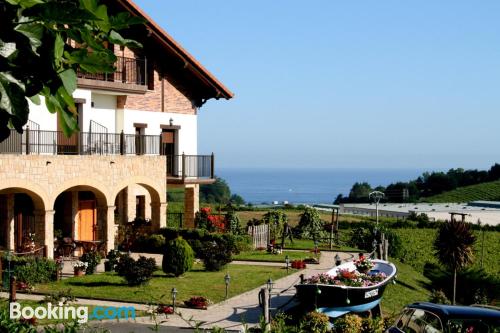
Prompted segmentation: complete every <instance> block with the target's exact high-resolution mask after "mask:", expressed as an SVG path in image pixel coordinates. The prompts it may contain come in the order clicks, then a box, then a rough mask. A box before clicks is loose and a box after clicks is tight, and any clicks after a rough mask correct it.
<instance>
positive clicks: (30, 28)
mask: <svg viewBox="0 0 500 333" xmlns="http://www.w3.org/2000/svg"><path fill="white" fill-rule="evenodd" d="M14 30H16V31H17V32H19V33H21V34H23V35H25V36H26V37H28V39H29V41H30V45H31V49H32V50H33V52H35V53H36V54H37V55H38V52H37V49H38V48H39V47H40V46H41V45H42V37H43V33H44V31H45V28H44V26H43V25H42V24H38V23H22V24H19V25H17V26H16V27H15V28H14Z"/></svg>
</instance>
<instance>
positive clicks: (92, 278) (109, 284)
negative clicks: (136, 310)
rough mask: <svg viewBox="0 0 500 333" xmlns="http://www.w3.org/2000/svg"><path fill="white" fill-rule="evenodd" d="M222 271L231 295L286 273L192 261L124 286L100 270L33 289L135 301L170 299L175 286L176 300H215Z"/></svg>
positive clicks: (219, 294) (220, 294) (220, 290)
mask: <svg viewBox="0 0 500 333" xmlns="http://www.w3.org/2000/svg"><path fill="white" fill-rule="evenodd" d="M292 271H293V270H292ZM292 271H291V272H292ZM226 273H229V275H230V276H231V283H230V287H229V294H230V296H234V295H237V294H241V293H243V292H245V291H248V290H251V289H253V288H256V287H258V286H260V285H263V284H265V283H266V281H267V280H268V279H269V278H270V277H271V278H272V279H273V280H276V279H279V278H281V277H283V276H285V275H286V270H285V269H283V268H281V267H269V266H250V265H231V264H230V265H228V266H227V269H226V270H223V271H220V272H206V271H205V270H203V267H202V265H201V264H196V265H195V266H194V268H193V270H191V271H190V272H187V273H185V274H184V275H183V276H181V277H172V276H167V275H165V274H164V273H163V272H162V271H157V272H156V273H155V274H154V277H153V279H152V280H151V281H150V282H149V284H148V285H145V286H137V287H131V286H127V285H126V284H125V283H124V281H123V279H122V278H121V277H119V276H118V275H116V274H115V273H104V274H95V275H86V276H83V277H76V278H69V279H64V280H62V281H59V282H53V283H48V284H41V285H37V286H36V291H37V292H41V293H53V292H57V291H62V290H68V289H71V293H72V294H73V295H74V296H76V297H83V298H94V299H107V300H116V301H128V302H138V303H148V302H152V301H154V302H164V303H166V304H169V303H171V295H170V290H172V288H173V287H175V288H176V289H177V290H178V294H177V300H178V302H179V304H182V302H183V301H184V300H187V299H189V298H190V297H192V296H204V297H207V298H209V299H210V300H212V301H213V302H214V303H217V302H220V301H222V300H223V299H224V296H225V295H224V294H225V284H224V276H225V275H226Z"/></svg>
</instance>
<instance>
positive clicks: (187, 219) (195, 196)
mask: <svg viewBox="0 0 500 333" xmlns="http://www.w3.org/2000/svg"><path fill="white" fill-rule="evenodd" d="M199 210H200V188H199V186H198V185H190V186H186V187H185V190H184V227H185V228H194V227H195V225H194V216H195V214H196V212H197V211H199Z"/></svg>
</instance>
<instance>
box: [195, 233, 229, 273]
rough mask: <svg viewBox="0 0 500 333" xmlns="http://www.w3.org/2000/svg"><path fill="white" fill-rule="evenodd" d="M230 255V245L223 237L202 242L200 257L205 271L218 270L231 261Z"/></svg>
mask: <svg viewBox="0 0 500 333" xmlns="http://www.w3.org/2000/svg"><path fill="white" fill-rule="evenodd" d="M231 255H232V248H231V245H230V244H228V242H226V241H224V240H223V239H221V240H220V241H219V242H216V241H205V242H203V247H202V255H201V259H202V260H203V264H204V266H205V269H206V270H207V271H211V272H214V271H220V270H221V269H222V268H224V266H226V265H227V264H228V263H230V262H231V260H232V259H231Z"/></svg>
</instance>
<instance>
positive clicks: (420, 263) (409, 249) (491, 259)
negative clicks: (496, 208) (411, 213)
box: [393, 229, 500, 275]
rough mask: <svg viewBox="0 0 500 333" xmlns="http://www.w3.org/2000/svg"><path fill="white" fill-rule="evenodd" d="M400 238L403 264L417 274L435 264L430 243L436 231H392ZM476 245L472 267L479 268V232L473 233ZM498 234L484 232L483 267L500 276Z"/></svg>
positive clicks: (480, 239) (481, 246)
mask: <svg viewBox="0 0 500 333" xmlns="http://www.w3.org/2000/svg"><path fill="white" fill-rule="evenodd" d="M393 231H394V232H395V233H396V234H398V235H399V236H400V237H401V241H402V243H403V249H404V250H403V251H404V255H403V260H402V261H403V262H405V263H407V264H409V265H411V266H412V267H414V268H415V269H417V270H418V271H419V272H422V271H423V267H424V264H425V263H426V262H433V263H437V260H436V257H435V256H434V254H433V249H432V243H433V241H434V239H435V237H436V232H437V229H393ZM474 234H475V235H476V243H475V244H474V257H475V260H474V264H473V266H474V267H480V266H481V253H482V251H481V250H482V248H483V241H482V233H481V231H474ZM499 253H500V232H496V231H486V232H484V255H483V267H484V269H485V270H486V271H487V272H488V273H491V274H497V275H500V255H499Z"/></svg>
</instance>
